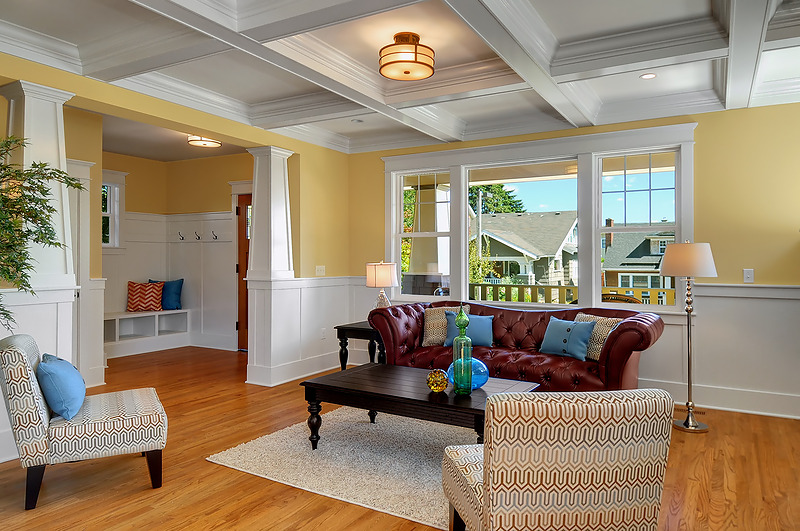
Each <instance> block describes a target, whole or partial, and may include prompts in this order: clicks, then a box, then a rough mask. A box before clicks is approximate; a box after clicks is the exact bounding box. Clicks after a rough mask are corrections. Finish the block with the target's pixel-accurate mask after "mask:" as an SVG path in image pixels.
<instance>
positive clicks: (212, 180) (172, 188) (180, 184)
mask: <svg viewBox="0 0 800 531" xmlns="http://www.w3.org/2000/svg"><path fill="white" fill-rule="evenodd" d="M166 169H167V178H166V181H165V182H166V197H165V199H166V209H165V211H164V213H165V214H187V213H192V212H223V211H226V212H230V210H231V187H230V185H229V184H228V183H229V182H230V181H250V180H252V179H253V156H252V155H250V154H249V153H243V154H240V155H226V156H222V157H204V158H202V159H192V160H182V161H178V162H168V163H166Z"/></svg>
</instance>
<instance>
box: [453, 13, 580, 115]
mask: <svg viewBox="0 0 800 531" xmlns="http://www.w3.org/2000/svg"><path fill="white" fill-rule="evenodd" d="M444 1H445V3H447V4H448V5H449V6H450V8H451V9H453V11H455V12H456V13H457V14H458V15H459V16H460V17H461V18H462V19H463V20H464V21H465V22H466V23H467V24H469V26H470V27H472V29H473V30H474V31H475V32H476V33H477V34H478V35H479V36H480V37H481V38H482V39H483V40H484V41H485V42H486V44H488V45H489V46H490V47H491V48H492V49H493V50H494V52H495V53H496V54H497V55H498V56H499V57H500V58H501V59H503V61H505V62H506V64H508V65H509V66H510V67H511V68H512V69H513V70H514V71H515V72H516V73H517V74H518V75H519V76H520V77H521V78H522V79H524V80H525V81H526V82H527V83H528V84H529V85H530V86H531V88H533V89H534V90H535V91H536V92H537V93H538V94H539V95H540V96H541V97H542V98H543V99H544V100H545V101H546V102H547V103H549V104H550V105H551V106H552V107H553V108H554V109H555V110H556V111H557V112H558V113H559V114H561V115H562V116H563V117H564V119H565V120H566V121H567V122H569V123H570V124H572V125H573V126H575V127H583V126H589V125H593V123H592V121H591V119H590V117H588V116H586V115H585V114H584V113H583V112H582V111H581V110H580V109H579V108H578V106H577V105H576V104H575V102H573V101H572V100H571V99H570V98H569V97H568V96H567V95H566V94H565V93H564V91H562V90H561V88H560V87H559V86H558V84H557V83H556V82H555V81H554V80H553V79H552V78H551V77H550V74H549V64H546V63H545V62H544V59H546V57H544V56H545V55H546V54H547V53H549V52H548V50H549V49H550V48H551V47H549V46H547V45H541V43H539V45H538V47H537V45H536V44H533V43H531V42H530V41H531V39H530V34H531V33H532V32H531V30H530V27H531V23H529V21H527V20H521V18H522V17H523V16H524V14H525V13H528V14H531V12H532V11H533V8H532V6H531V5H530V3H529V2H528V1H527V0H499V1H496V0H483V1H481V0H444ZM509 6H511V7H513V8H514V9H509ZM534 14H535V12H534ZM534 25H535V24H534ZM534 58H538V59H537V60H534Z"/></svg>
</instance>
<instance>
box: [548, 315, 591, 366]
mask: <svg viewBox="0 0 800 531" xmlns="http://www.w3.org/2000/svg"><path fill="white" fill-rule="evenodd" d="M595 324H597V323H595V322H594V321H589V322H586V323H580V322H576V321H564V320H563V319H558V318H556V317H552V316H551V317H550V322H549V323H548V324H547V330H545V332H544V341H542V346H541V347H540V348H539V352H542V353H544V354H556V355H558V356H572V357H573V358H577V359H579V360H581V361H584V360H585V359H586V348H587V347H588V346H589V337H590V336H591V335H592V330H594V325H595Z"/></svg>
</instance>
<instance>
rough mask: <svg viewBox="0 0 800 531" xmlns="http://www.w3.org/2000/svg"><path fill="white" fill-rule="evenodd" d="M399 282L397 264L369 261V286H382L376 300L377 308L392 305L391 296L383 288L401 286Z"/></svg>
mask: <svg viewBox="0 0 800 531" xmlns="http://www.w3.org/2000/svg"><path fill="white" fill-rule="evenodd" d="M399 285H400V284H399V283H398V282H397V264H395V263H394V262H385V263H384V262H370V263H367V287H368V288H381V291H380V293H378V299H377V300H376V301H375V308H386V307H388V306H391V305H392V303H391V302H389V297H387V296H386V292H385V291H384V290H383V288H391V287H394V286H399Z"/></svg>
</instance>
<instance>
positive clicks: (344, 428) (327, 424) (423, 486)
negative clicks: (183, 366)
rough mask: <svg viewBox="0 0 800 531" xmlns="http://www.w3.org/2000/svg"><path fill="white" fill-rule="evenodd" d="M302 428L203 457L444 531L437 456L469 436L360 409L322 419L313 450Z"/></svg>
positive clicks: (301, 425)
mask: <svg viewBox="0 0 800 531" xmlns="http://www.w3.org/2000/svg"><path fill="white" fill-rule="evenodd" d="M309 434H310V432H309V429H308V426H307V425H306V423H305V422H301V423H299V424H295V425H294V426H289V427H288V428H284V429H282V430H280V431H277V432H275V433H271V434H269V435H264V436H263V437H259V438H258V439H255V440H253V441H250V442H248V443H244V444H241V445H239V446H236V447H234V448H231V449H229V450H225V451H224V452H220V453H218V454H214V455H212V456H210V457H208V460H209V461H211V462H212V463H217V464H220V465H224V466H227V467H230V468H234V469H236V470H240V471H242V472H247V473H249V474H254V475H256V476H260V477H263V478H266V479H270V480H273V481H278V482H280V483H285V484H287V485H291V486H293V487H297V488H300V489H303V490H307V491H310V492H315V493H317V494H322V495H324V496H328V497H331V498H336V499H338V500H343V501H346V502H348V503H354V504H357V505H362V506H364V507H368V508H370V509H374V510H376V511H381V512H384V513H389V514H392V515H395V516H399V517H401V518H406V519H408V520H413V521H415V522H419V523H421V524H425V525H428V526H431V527H436V528H439V529H446V528H447V527H448V505H447V498H445V496H444V494H443V492H442V469H441V466H442V453H443V450H444V448H445V447H446V446H449V445H453V444H475V438H476V434H475V432H474V431H473V430H470V429H467V428H459V427H456V426H447V425H443V424H436V423H433V422H427V421H422V420H416V419H409V418H405V417H399V416H395V415H388V414H384V413H378V417H377V419H376V423H375V424H370V422H369V418H368V417H367V413H366V411H364V410H361V409H354V408H348V407H341V408H339V409H336V410H334V411H332V412H330V413H325V414H323V415H322V427H321V428H320V432H319V435H320V441H319V446H318V448H317V450H313V451H312V450H311V443H310V442H309V441H308V436H309Z"/></svg>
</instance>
